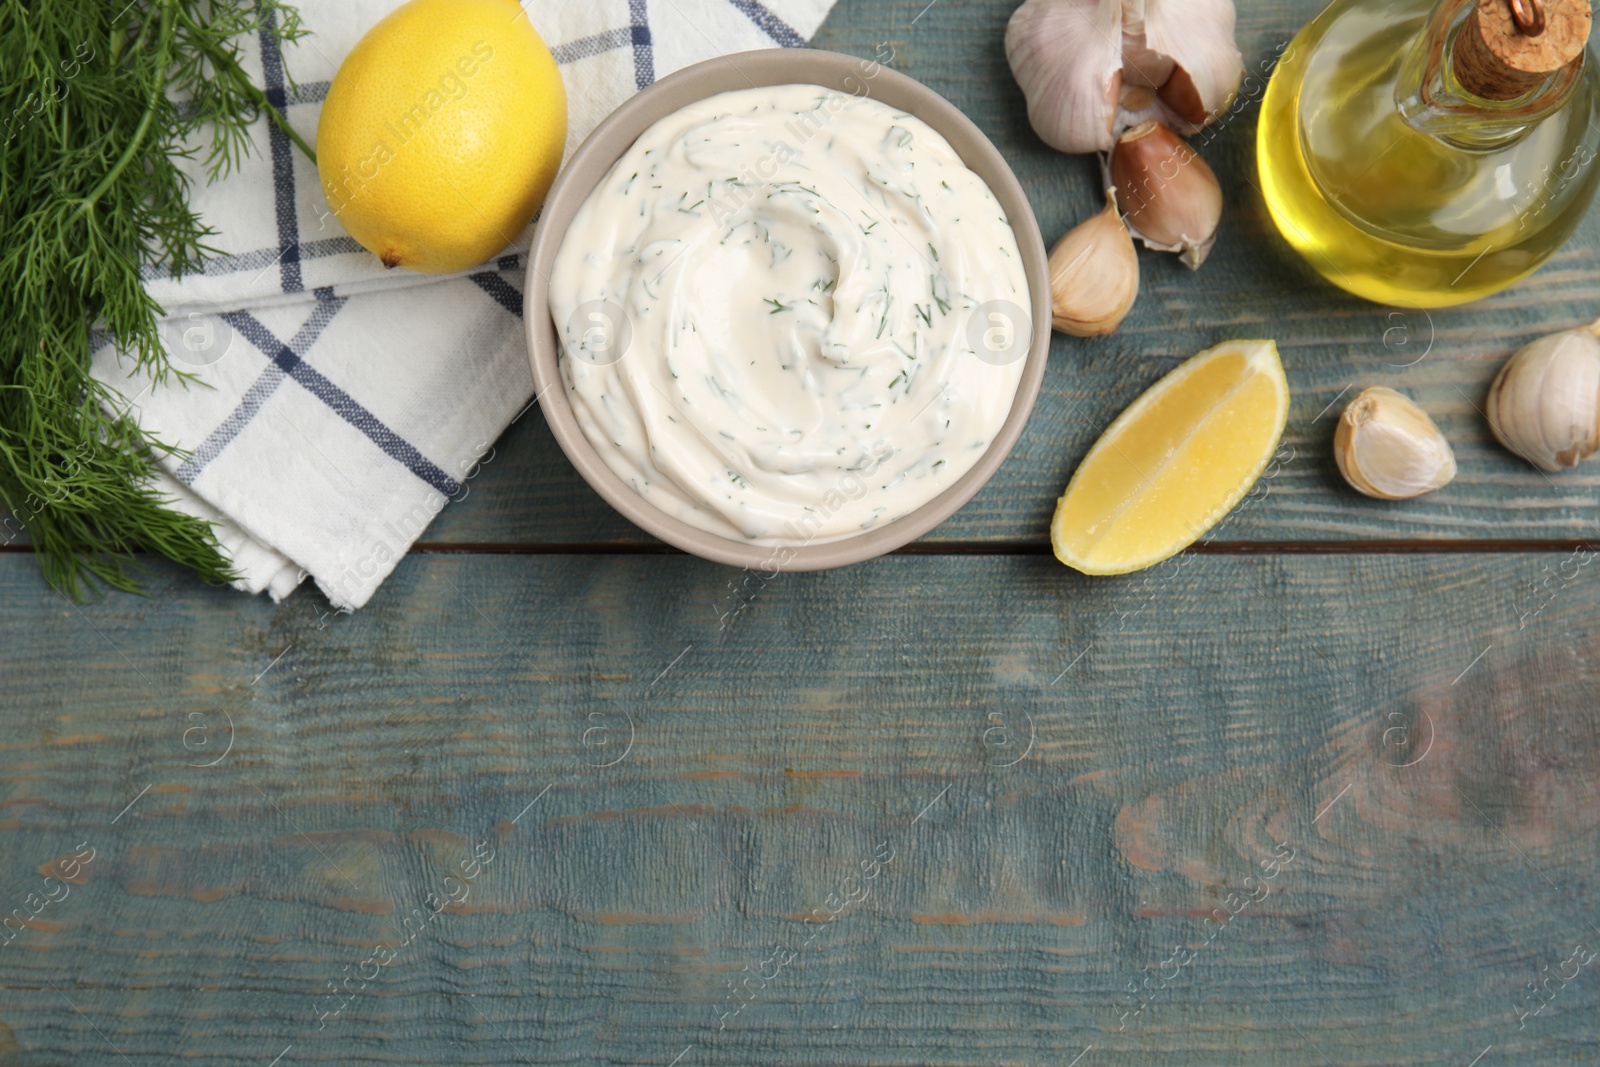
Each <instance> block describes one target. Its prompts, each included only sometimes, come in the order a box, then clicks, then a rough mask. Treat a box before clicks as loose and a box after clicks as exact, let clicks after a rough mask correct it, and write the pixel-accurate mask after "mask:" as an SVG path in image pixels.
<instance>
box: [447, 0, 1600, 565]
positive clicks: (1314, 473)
mask: <svg viewBox="0 0 1600 1067" xmlns="http://www.w3.org/2000/svg"><path fill="white" fill-rule="evenodd" d="M1013 6H1014V5H1012V4H1010V3H1006V2H1003V0H989V2H983V3H980V2H975V0H965V2H962V0H938V2H937V3H935V4H934V5H933V6H931V7H928V6H927V3H926V0H841V2H840V3H839V5H838V6H837V7H836V8H835V9H834V11H833V13H832V15H830V17H829V19H828V21H827V23H826V24H825V25H824V26H823V28H822V31H821V32H820V33H819V34H818V36H817V37H816V39H815V42H814V43H815V44H816V46H817V47H819V48H830V49H834V50H837V51H843V52H848V53H851V54H854V55H859V56H863V57H872V56H874V55H877V54H879V49H880V47H883V48H885V49H889V48H892V49H893V56H894V58H893V61H892V65H893V66H894V68H895V69H898V70H900V71H902V72H904V73H907V74H910V75H911V76H913V77H915V78H918V79H920V80H922V81H923V82H925V83H927V84H928V85H930V86H932V87H933V88H934V89H937V90H938V91H939V92H941V93H943V94H944V95H945V96H947V97H948V98H949V99H951V100H952V101H954V102H955V103H956V104H957V105H958V106H960V107H961V108H962V109H963V110H964V111H965V112H966V113H967V114H968V115H970V116H971V117H972V118H973V119H975V120H976V121H977V122H978V123H979V125H980V126H982V127H983V129H984V130H985V132H987V133H988V134H989V136H990V138H991V139H993V140H994V141H995V143H996V144H997V145H998V146H999V147H1000V149H1001V150H1002V151H1003V152H1004V153H1005V155H1006V157H1007V159H1008V160H1009V161H1010V162H1011V164H1012V166H1013V168H1014V169H1015V170H1016V172H1017V174H1018V176H1019V177H1020V178H1021V180H1022V183H1023V186H1024V187H1025V188H1026V189H1027V191H1028V194H1029V198H1030V200H1031V201H1032V203H1033V207H1034V212H1035V214H1036V215H1037V216H1038V217H1039V222H1040V226H1041V227H1042V229H1043V230H1044V234H1045V238H1046V241H1047V243H1048V242H1053V241H1054V240H1055V239H1056V238H1058V237H1059V236H1060V235H1061V234H1062V233H1064V232H1065V231H1066V230H1067V229H1068V228H1070V227H1071V226H1072V225H1073V224H1074V223H1076V222H1077V221H1079V220H1081V219H1083V218H1086V217H1088V215H1089V214H1090V213H1092V212H1093V211H1094V210H1097V209H1098V207H1099V206H1100V195H1099V194H1098V192H1097V191H1096V190H1097V187H1098V184H1099V177H1098V170H1097V166H1096V164H1095V163H1094V161H1093V159H1092V158H1090V157H1070V156H1063V155H1060V154H1058V153H1056V152H1054V151H1052V150H1051V149H1049V148H1048V147H1047V146H1045V145H1044V144H1043V143H1042V142H1040V141H1039V140H1038V138H1037V137H1036V136H1035V135H1034V134H1033V132H1032V130H1031V129H1030V128H1029V126H1028V123H1027V117H1026V112H1025V105H1024V102H1023V100H1022V96H1021V93H1020V91H1019V90H1018V89H1017V87H1016V85H1015V83H1014V82H1013V81H1012V78H1011V76H1010V72H1009V70H1008V68H1007V66H1006V62H1005V57H1004V55H1003V52H1002V48H1001V39H1002V37H1003V34H1004V27H1005V22H1006V18H1007V16H1008V14H1009V12H1010V10H1011V8H1012V7H1013ZM1320 7H1321V3H1320V2H1319V0H1242V2H1241V3H1240V4H1239V9H1240V10H1239V30H1238V40H1239V44H1240V48H1241V50H1242V52H1243V54H1244V56H1245V59H1246V64H1247V66H1248V68H1249V69H1250V71H1251V75H1250V80H1247V82H1246V86H1245V93H1244V95H1243V97H1242V100H1243V103H1241V104H1240V105H1239V110H1238V113H1237V115H1235V116H1232V117H1229V118H1228V119H1226V120H1225V121H1224V122H1223V123H1222V124H1221V125H1220V126H1217V127H1213V129H1212V130H1209V131H1207V132H1206V133H1205V134H1204V135H1202V136H1201V137H1200V138H1197V139H1196V144H1197V145H1198V146H1199V147H1200V150H1201V152H1202V154H1203V155H1204V156H1205V158H1206V160H1207V162H1208V163H1210V164H1211V166H1212V167H1213V169H1215V170H1216V171H1217V173H1218V175H1219V177H1220V178H1221V179H1222V181H1223V184H1224V188H1225V190H1226V197H1227V213H1226V216H1225V219H1224V223H1223V228H1222V233H1221V237H1220V240H1219V242H1218V246H1217V250H1216V252H1215V253H1214V254H1213V255H1212V257H1211V259H1209V260H1208V261H1207V262H1206V265H1205V267H1204V268H1203V269H1202V270H1200V271H1199V272H1197V273H1191V272H1189V271H1188V270H1186V269H1184V268H1183V267H1182V266H1180V265H1179V264H1178V262H1177V260H1176V258H1175V257H1172V256H1162V255H1157V254H1154V253H1150V252H1142V253H1141V257H1140V258H1141V262H1142V266H1143V292H1142V295H1141V298H1140V301H1139V303H1138V305H1137V307H1136V308H1135V310H1134V312H1133V314H1132V315H1131V316H1130V318H1129V319H1128V321H1127V323H1126V324H1125V325H1124V326H1123V328H1122V330H1121V332H1119V333H1118V334H1117V335H1115V336H1114V337H1111V338H1106V339H1100V340H1092V341H1084V340H1077V339H1071V338H1065V337H1059V336H1058V337H1057V338H1056V339H1055V342H1054V345H1053V347H1052V351H1051V366H1050V369H1049V372H1048V374H1047V376H1046V379H1045V383H1044V391H1043V393H1042V395H1041V396H1040V398H1039V402H1038V406H1037V407H1036V409H1035V411H1034V415H1033V418H1032V420H1031V421H1030V423H1029V425H1028V429H1027V432H1026V433H1025V434H1024V436H1023V438H1022V440H1021V442H1020V443H1019V444H1018V446H1017V448H1016V450H1015V451H1014V453H1013V454H1012V456H1011V458H1010V459H1009V460H1008V461H1007V463H1006V464H1005V466H1004V468H1003V469H1002V470H1001V471H1000V473H999V474H998V475H997V476H996V477H995V479H994V480H993V481H992V482H991V483H990V485H989V486H988V487H987V488H986V489H985V490H984V491H983V492H982V493H980V494H979V495H978V497H977V498H976V499H975V500H973V501H972V503H970V504H968V505H967V507H966V508H965V509H964V510H963V511H962V512H961V513H960V514H959V515H958V516H956V517H955V518H953V519H952V520H951V521H950V522H948V523H946V524H944V525H943V526H941V527H940V528H939V529H937V530H935V531H933V532H932V533H930V534H929V535H928V537H927V538H926V540H930V541H940V542H951V541H1018V540H1029V541H1035V542H1040V543H1042V542H1043V541H1044V540H1045V539H1046V530H1047V527H1048V523H1049V517H1050V513H1051V511H1052V509H1053V507H1054V503H1055V500H1056V498H1057V496H1059V495H1060V492H1061V489H1062V487H1063V486H1064V485H1065V484H1066V481H1067V479H1068V477H1069V476H1070V475H1071V473H1072V471H1073V469H1074V468H1075V467H1076V465H1077V463H1078V461H1079V460H1080V459H1081V458H1082V457H1083V455H1084V454H1085V453H1086V452H1087V451H1088V449H1089V446H1090V445H1091V444H1092V443H1093V441H1094V440H1095V438H1096V437H1097V436H1098V435H1099V433H1100V431H1101V430H1102V429H1104V427H1105V426H1106V425H1107V424H1109V422H1110V421H1111V419H1112V418H1114V417H1115V415H1116V414H1117V413H1118V412H1120V411H1121V410H1122V408H1123V407H1125V406H1126V405H1127V404H1128V403H1130V402H1131V401H1132V400H1133V399H1134V398H1135V397H1137V396H1138V395H1139V393H1140V392H1142V391H1143V390H1144V389H1145V388H1146V387H1148V386H1149V385H1150V384H1151V383H1152V382H1154V381H1155V380H1156V379H1157V378H1159V377H1161V375H1163V374H1164V373H1166V372H1167V371H1168V370H1171V369H1172V368H1173V367H1174V366H1175V365H1176V364H1177V363H1178V362H1179V361H1180V360H1182V359H1185V358H1187V357H1188V356H1191V355H1193V354H1194V353H1195V352H1197V351H1199V350H1201V349H1202V348H1206V347H1208V346H1210V345H1212V344H1215V343H1217V342H1219V341H1223V340H1228V339H1232V338H1239V337H1259V336H1265V337H1272V338H1275V339H1276V340H1277V341H1278V342H1279V345H1280V347H1281V349H1282V352H1283V359H1284V364H1285V366H1286V368H1287V369H1288V374H1289V383H1290V387H1291V390H1292V392H1293V397H1294V401H1293V406H1292V408H1291V412H1290V417H1289V426H1288V431H1287V436H1286V439H1287V441H1288V442H1289V443H1290V444H1291V445H1292V446H1293V447H1294V448H1295V449H1296V453H1297V457H1298V458H1297V460H1296V462H1294V463H1292V464H1290V465H1289V466H1288V468H1287V469H1286V471H1285V473H1284V475H1283V476H1282V478H1280V479H1279V480H1278V481H1277V482H1276V484H1275V485H1274V486H1273V490H1274V493H1273V497H1272V499H1271V500H1270V501H1269V502H1268V503H1267V504H1266V505H1265V506H1263V507H1260V508H1257V509H1254V510H1252V511H1251V512H1250V513H1248V514H1245V515H1241V516H1239V518H1238V519H1237V521H1236V522H1234V523H1233V524H1232V525H1231V526H1230V527H1229V529H1228V530H1227V531H1226V533H1225V534H1224V537H1225V539H1227V540H1231V541H1294V540H1307V539H1316V540H1370V539H1381V538H1400V539H1440V540H1450V539H1457V538H1479V539H1482V538H1518V539H1524V540H1545V539H1560V538H1574V537H1587V536H1592V535H1595V534H1596V533H1597V532H1600V531H1597V530H1596V527H1595V524H1594V509H1595V505H1596V502H1597V501H1600V467H1595V466H1593V465H1591V466H1590V467H1589V468H1586V469H1582V470H1579V471H1575V472H1567V473H1563V474H1561V475H1559V476H1551V477H1547V476H1545V475H1543V474H1541V473H1540V472H1539V471H1536V470H1534V469H1533V468H1531V467H1529V466H1527V465H1525V464H1523V463H1521V462H1520V461H1518V460H1517V459H1515V458H1514V457H1512V456H1510V455H1509V454H1507V453H1506V452H1504V451H1503V450H1502V449H1501V448H1500V447H1499V446H1498V445H1497V444H1496V443H1495V442H1494V440H1493V438H1492V437H1491V435H1490V433H1489V430H1488V426H1487V424H1486V423H1485V422H1484V420H1483V418H1482V416H1481V414H1480V409H1481V408H1482V406H1483V399H1484V396H1485V394H1486V392H1487V390H1488V385H1489V382H1490V380H1491V379H1492V378H1493V376H1494V373H1495V371H1496V370H1497V369H1498V367H1499V364H1500V362H1501V361H1502V360H1503V359H1504V358H1505V357H1506V356H1508V355H1509V354H1510V353H1511V352H1512V351H1514V350H1515V349H1516V348H1518V347H1519V346H1521V345H1522V344H1524V343H1526V342H1527V341H1529V340H1531V339H1533V338H1534V337H1537V336H1539V335H1541V334H1543V333H1546V332H1550V331H1552V330H1555V329H1565V328H1567V327H1569V326H1572V325H1576V324H1580V323H1586V322H1589V321H1590V320H1592V319H1593V318H1594V317H1595V315H1596V314H1597V313H1600V218H1595V217H1591V218H1590V219H1589V221H1588V222H1587V223H1586V224H1585V225H1584V226H1583V228H1582V229H1581V230H1580V231H1579V233H1578V234H1577V235H1576V236H1575V237H1574V238H1573V239H1572V241H1571V243H1570V244H1569V245H1568V247H1567V248H1566V249H1565V250H1564V251H1563V252H1562V253H1560V254H1559V255H1558V256H1557V257H1556V258H1555V259H1554V260H1553V261H1552V262H1551V263H1550V264H1549V265H1547V266H1546V267H1545V268H1544V269H1543V270H1542V271H1540V272H1539V273H1538V274H1536V275H1534V276H1533V277H1532V278H1531V279H1529V280H1528V281H1526V282H1524V283H1522V284H1521V285H1519V286H1517V287H1515V288H1513V289H1511V290H1510V291H1508V292H1506V293H1503V294H1501V295H1499V296H1497V297H1494V298H1492V299H1489V300H1486V301H1483V302H1481V303H1479V304H1476V305H1472V306H1469V307H1466V308H1459V309H1453V310H1448V311H1436V312H1432V313H1428V312H1419V311H1414V310H1411V311H1408V310H1406V309H1400V308H1389V307H1379V306H1376V305H1372V304H1368V303H1365V302H1362V301H1359V300H1356V299H1355V298H1353V297H1349V296H1346V295H1345V294H1343V293H1342V292H1340V291H1339V290H1337V289H1335V288H1333V287H1332V286H1330V285H1328V284H1327V283H1325V282H1324V281H1322V280H1321V278H1319V277H1318V276H1317V275H1316V274H1315V273H1314V272H1312V271H1311V270H1310V269H1309V268H1308V267H1306V266H1305V265H1304V264H1303V263H1302V262H1300V261H1299V259H1298V258H1296V257H1295V255H1294V253H1293V252H1292V251H1291V250H1290V249H1289V247H1288V246H1287V244H1286V243H1285V242H1284V241H1283V240H1282V239H1281V238H1280V237H1279V236H1278V234H1277V232H1276V230H1275V229H1274V228H1273V226H1272V223H1271V221H1270V219H1268V217H1267V215H1266V208H1265V205H1264V203H1263V202H1262V200H1261V195H1260V192H1259V190H1258V188H1257V182H1256V177H1255V126H1256V116H1257V113H1258V110H1259V102H1260V94H1261V91H1262V87H1263V85H1264V82H1263V80H1262V78H1261V72H1262V71H1263V70H1265V69H1266V68H1267V67H1268V66H1270V64H1271V62H1272V60H1273V58H1274V57H1275V56H1276V55H1277V54H1278V52H1279V51H1280V49H1281V48H1282V47H1283V46H1284V45H1286V44H1287V43H1288V41H1289V39H1290V38H1291V37H1292V36H1293V34H1294V33H1295V31H1296V30H1297V29H1298V28H1299V27H1300V26H1301V25H1303V24H1304V22H1305V21H1306V20H1307V19H1309V18H1310V17H1311V16H1312V15H1313V14H1315V13H1316V11H1317V10H1319V9H1320ZM925 8H926V10H925V11H924V9H925ZM919 12H921V13H922V14H921V17H920V18H917V16H918V14H919ZM914 19H915V22H914V24H913V20H914ZM1369 385H1388V386H1392V387H1394V388H1397V389H1400V390H1401V391H1403V392H1405V393H1407V394H1408V395H1410V396H1412V397H1413V398H1414V399H1416V400H1417V401H1418V402H1419V403H1421V404H1422V406H1423V407H1424V408H1425V409H1427V411H1428V412H1429V413H1430V414H1431V415H1432V416H1433V417H1434V419H1435V420H1436V421H1437V422H1438V423H1439V425H1440V427H1441V429H1443V430H1444V432H1445V433H1446V434H1447V435H1448V437H1449V438H1450V440H1451V442H1452V444H1453V445H1454V447H1455V449H1456V454H1457V458H1458V460H1459V462H1460V468H1461V470H1460V474H1459V475H1458V477H1457V479H1456V481H1455V482H1454V484H1452V485H1451V486H1449V487H1448V488H1447V489H1446V490H1444V491H1443V492H1440V493H1436V494H1433V495H1431V496H1428V497H1425V498H1423V499H1422V500H1419V501H1415V502H1411V503H1405V504H1388V503H1382V502H1377V501H1371V500H1366V499H1365V498H1362V497H1359V496H1358V495H1356V494H1355V493H1353V492H1351V491H1350V490H1349V489H1348V488H1346V487H1345V486H1344V484H1343V482H1341V481H1340V480H1339V476H1338V473H1337V471H1336V469H1335V468H1334V465H1333V461H1332V458H1331V454H1330V451H1329V450H1330V447H1331V444H1332V438H1333V423H1334V421H1335V418H1336V417H1337V415H1338V412H1339V410H1340V409H1339V407H1337V406H1336V407H1334V408H1333V409H1332V410H1331V411H1329V410H1326V409H1328V407H1329V405H1330V404H1332V403H1334V401H1335V400H1336V399H1337V398H1340V397H1341V396H1342V397H1343V400H1342V401H1340V403H1341V404H1342V403H1343V401H1348V400H1349V399H1350V398H1351V397H1353V396H1354V395H1355V394H1356V393H1358V392H1360V390H1361V389H1363V388H1365V387H1366V386H1369ZM473 489H474V495H473V496H472V497H471V498H470V499H471V502H470V503H465V504H463V505H462V506H453V507H450V508H447V509H446V510H445V512H444V514H442V515H441V516H440V518H439V519H438V520H437V521H436V522H435V523H434V525H433V527H432V528H430V529H429V531H428V533H427V535H426V537H425V539H424V540H425V541H430V542H453V543H465V542H479V541H487V542H494V543H502V542H513V541H517V542H522V541H536V542H555V543H563V544H578V543H586V542H597V541H611V542H622V543H630V542H631V543H638V542H640V541H643V540H645V537H644V535H643V534H641V533H640V532H639V531H637V530H636V529H634V528H633V527H632V526H631V525H630V524H628V523H627V522H625V521H624V520H622V519H621V518H619V517H617V516H616V515H615V514H614V513H613V512H612V511H611V510H610V508H608V507H607V506H606V505H605V503H604V502H603V501H601V500H600V498H599V497H598V496H596V495H595V494H594V493H593V492H592V491H591V490H589V489H588V488H587V487H586V486H585V485H584V484H583V483H582V482H581V481H580V480H579V479H578V477H577V476H576V474H575V473H574V472H573V471H572V469H571V467H570V465H569V464H568V463H567V462H566V460H565V458H564V457H563V456H562V455H561V453H560V451H559V449H558V448H557V447H556V445H555V442H554V440H553V439H552V438H551V437H550V435H549V432H548V430H547V429H546V428H545V427H544V424H543V423H542V421H541V420H540V418H539V416H538V413H537V412H533V413H530V415H529V416H528V417H527V418H526V419H524V420H523V424H522V425H519V426H517V427H515V428H514V429H513V430H512V431H511V433H510V434H508V435H507V437H506V439H505V440H504V441H503V442H502V443H501V445H500V446H499V448H498V450H497V452H496V458H495V459H494V461H493V462H492V463H490V464H489V465H488V466H487V467H486V468H485V469H484V471H483V473H482V475H481V477H480V478H479V479H478V481H477V482H476V483H475V485H474V487H473Z"/></svg>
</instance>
